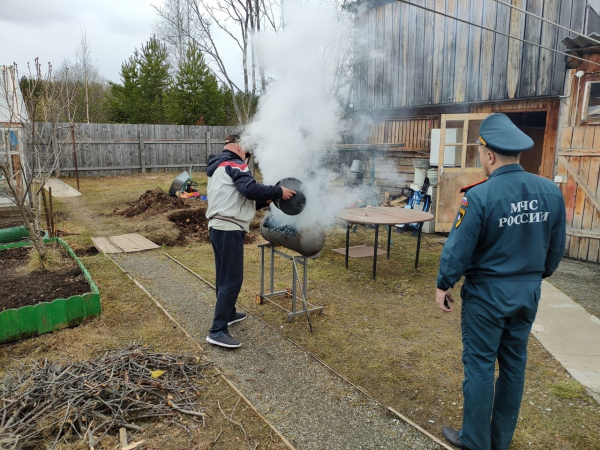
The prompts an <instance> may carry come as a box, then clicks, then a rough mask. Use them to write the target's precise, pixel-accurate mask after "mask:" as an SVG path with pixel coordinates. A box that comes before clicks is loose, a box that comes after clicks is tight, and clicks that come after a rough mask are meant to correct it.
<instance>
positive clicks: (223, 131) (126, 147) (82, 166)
mask: <svg viewBox="0 0 600 450" xmlns="http://www.w3.org/2000/svg"><path fill="white" fill-rule="evenodd" d="M38 126H39V125H38ZM42 127H43V128H42V131H41V135H42V141H43V142H44V143H45V144H44V145H42V151H46V152H52V151H53V149H54V148H56V146H58V145H60V146H61V148H62V151H63V152H64V155H63V156H62V157H61V159H60V161H59V167H58V168H57V170H56V175H57V176H67V177H69V176H75V164H74V158H73V151H72V148H73V139H72V134H71V127H70V125H69V124H68V123H62V124H58V127H57V131H56V132H55V136H51V130H50V127H49V126H48V125H47V124H45V125H42ZM237 130H238V128H236V127H211V126H188V125H148V124H143V125H142V124H140V125H137V124H104V123H77V124H75V127H74V131H75V147H76V149H77V166H78V169H79V175H80V176H109V175H125V174H131V173H137V172H161V171H176V170H184V169H189V167H190V166H192V168H193V169H195V170H197V169H202V168H204V167H206V163H207V160H208V156H209V155H212V154H218V153H220V152H221V150H222V149H223V145H224V140H225V137H226V136H227V135H228V134H230V133H234V132H236V131H237Z"/></svg>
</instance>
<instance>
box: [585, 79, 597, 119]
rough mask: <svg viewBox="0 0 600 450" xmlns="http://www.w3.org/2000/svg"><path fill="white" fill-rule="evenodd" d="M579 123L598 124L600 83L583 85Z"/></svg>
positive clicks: (593, 82)
mask: <svg viewBox="0 0 600 450" xmlns="http://www.w3.org/2000/svg"><path fill="white" fill-rule="evenodd" d="M581 123H596V124H600V81H588V82H587V83H585V90H584V96H583V102H582V104H581Z"/></svg>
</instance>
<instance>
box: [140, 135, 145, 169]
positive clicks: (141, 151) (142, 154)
mask: <svg viewBox="0 0 600 450" xmlns="http://www.w3.org/2000/svg"><path fill="white" fill-rule="evenodd" d="M139 139H140V148H139V150H140V166H141V167H142V173H145V172H146V149H145V148H144V135H143V134H142V126H141V125H140V127H139Z"/></svg>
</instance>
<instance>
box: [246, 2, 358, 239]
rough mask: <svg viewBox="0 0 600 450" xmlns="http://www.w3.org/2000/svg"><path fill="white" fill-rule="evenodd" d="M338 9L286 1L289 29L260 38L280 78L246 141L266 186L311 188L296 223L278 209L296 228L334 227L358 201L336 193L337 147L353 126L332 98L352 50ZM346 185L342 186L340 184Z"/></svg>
mask: <svg viewBox="0 0 600 450" xmlns="http://www.w3.org/2000/svg"><path fill="white" fill-rule="evenodd" d="M336 8H339V6H337V7H336V6H335V5H332V4H326V3H320V4H314V3H311V4H303V5H300V4H297V3H289V4H288V3H286V9H285V18H286V21H287V23H286V26H285V28H283V29H281V30H280V31H279V32H278V33H277V34H274V33H272V34H262V35H260V36H257V37H256V42H257V46H258V51H259V54H260V55H261V59H262V61H263V63H264V65H265V67H266V69H267V73H269V74H270V75H272V76H273V78H274V80H275V81H273V82H272V83H271V84H270V85H269V87H268V88H267V90H266V93H264V95H263V96H262V97H261V99H260V102H259V105H258V111H257V113H256V115H255V117H254V120H253V121H252V122H251V123H250V124H249V125H248V126H247V127H246V129H245V131H244V134H243V136H242V141H243V143H244V145H246V146H248V147H250V148H253V154H254V155H255V158H256V161H257V162H258V164H259V166H260V170H261V173H262V175H263V179H264V182H265V183H266V184H275V183H276V182H277V181H279V180H281V179H282V178H285V177H295V178H298V179H299V180H301V181H302V182H303V183H304V186H305V191H304V194H305V195H306V197H307V206H306V209H305V210H304V212H302V213H301V214H300V215H299V216H296V217H293V218H291V217H288V216H285V215H284V214H283V213H281V212H280V211H279V210H277V209H276V208H274V207H271V209H272V211H273V214H275V215H276V216H277V218H278V219H279V220H281V221H282V222H284V223H286V222H287V223H295V225H296V226H298V227H302V226H308V225H314V224H321V225H327V224H328V223H331V222H332V221H333V220H334V219H335V214H336V212H337V211H339V210H340V209H342V208H344V207H346V206H348V205H349V204H350V203H351V202H352V201H355V200H356V199H357V198H358V197H359V194H358V193H353V192H351V191H349V190H348V189H345V188H340V187H338V188H336V187H335V185H336V183H335V181H334V180H335V178H336V176H337V175H336V174H335V173H333V171H332V168H331V166H329V167H327V166H325V165H324V164H325V161H326V160H327V159H328V158H329V160H330V161H331V160H335V158H330V156H331V151H333V146H334V144H335V143H336V142H338V140H339V137H340V134H341V133H342V131H343V130H344V128H345V127H347V126H348V125H347V123H346V122H345V121H344V120H343V119H342V114H343V110H342V108H341V107H340V104H339V102H338V100H337V99H336V98H334V96H333V95H332V92H333V90H334V87H335V85H336V84H335V83H336V82H338V80H337V79H336V77H337V76H339V61H340V60H342V59H343V57H344V56H343V55H342V54H341V52H343V51H347V45H348V39H350V36H349V34H348V33H349V27H348V26H347V23H346V22H344V21H340V20H339V14H340V13H339V9H336ZM337 185H338V186H339V182H338V183H337Z"/></svg>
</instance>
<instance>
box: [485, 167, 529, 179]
mask: <svg viewBox="0 0 600 450" xmlns="http://www.w3.org/2000/svg"><path fill="white" fill-rule="evenodd" d="M508 172H523V167H522V166H521V164H508V165H506V166H502V167H498V168H497V169H496V170H494V171H493V172H492V174H491V175H490V176H489V178H492V177H495V176H498V175H503V174H505V173H508ZM489 178H488V179H489Z"/></svg>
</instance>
